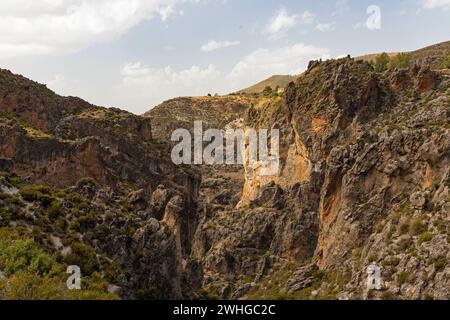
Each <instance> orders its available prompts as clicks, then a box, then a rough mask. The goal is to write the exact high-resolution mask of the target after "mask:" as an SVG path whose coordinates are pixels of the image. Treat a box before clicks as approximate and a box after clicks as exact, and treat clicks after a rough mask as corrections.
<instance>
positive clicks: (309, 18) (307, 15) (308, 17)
mask: <svg viewBox="0 0 450 320" xmlns="http://www.w3.org/2000/svg"><path fill="white" fill-rule="evenodd" d="M300 18H301V21H302V23H305V24H311V23H313V22H314V20H315V19H316V15H315V14H313V13H311V12H309V11H305V12H303V13H302V14H301V16H300Z"/></svg>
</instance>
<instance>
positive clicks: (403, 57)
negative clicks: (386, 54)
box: [389, 52, 411, 69]
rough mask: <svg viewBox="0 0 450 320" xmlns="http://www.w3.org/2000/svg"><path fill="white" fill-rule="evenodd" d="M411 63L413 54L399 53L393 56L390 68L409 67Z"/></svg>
mask: <svg viewBox="0 0 450 320" xmlns="http://www.w3.org/2000/svg"><path fill="white" fill-rule="evenodd" d="M410 63H411V56H410V54H408V53H403V52H401V53H399V54H397V55H396V56H395V57H393V58H391V60H390V62H389V69H394V68H397V69H407V68H409V65H410Z"/></svg>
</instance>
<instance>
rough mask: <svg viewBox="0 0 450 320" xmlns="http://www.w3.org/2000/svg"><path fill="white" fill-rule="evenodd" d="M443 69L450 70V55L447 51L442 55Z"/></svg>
mask: <svg viewBox="0 0 450 320" xmlns="http://www.w3.org/2000/svg"><path fill="white" fill-rule="evenodd" d="M442 67H443V68H444V69H450V53H448V51H447V50H445V51H444V52H443V53H442Z"/></svg>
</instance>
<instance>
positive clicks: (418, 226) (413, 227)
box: [409, 218, 426, 235]
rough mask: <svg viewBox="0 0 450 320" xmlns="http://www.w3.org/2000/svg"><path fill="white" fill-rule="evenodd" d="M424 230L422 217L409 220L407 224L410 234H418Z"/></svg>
mask: <svg viewBox="0 0 450 320" xmlns="http://www.w3.org/2000/svg"><path fill="white" fill-rule="evenodd" d="M425 231H426V226H425V225H424V224H423V222H422V219H420V218H416V219H414V220H412V221H411V223H410V225H409V233H410V234H411V235H419V234H421V233H423V232H425Z"/></svg>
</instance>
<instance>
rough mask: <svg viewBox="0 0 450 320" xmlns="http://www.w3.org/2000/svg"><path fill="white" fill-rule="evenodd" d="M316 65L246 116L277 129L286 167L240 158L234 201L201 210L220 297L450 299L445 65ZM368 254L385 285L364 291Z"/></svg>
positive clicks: (200, 248)
mask: <svg viewBox="0 0 450 320" xmlns="http://www.w3.org/2000/svg"><path fill="white" fill-rule="evenodd" d="M310 65H311V68H310V69H308V71H306V72H305V73H304V74H303V75H302V76H301V77H300V78H299V79H298V80H297V82H296V83H295V84H294V83H292V84H290V85H289V86H288V87H287V90H286V94H285V97H284V99H283V100H282V101H281V106H279V105H278V106H277V105H276V104H274V105H272V106H271V105H268V106H266V107H265V108H250V109H249V110H247V112H246V117H245V121H244V125H245V126H246V127H249V128H255V127H256V128H260V127H261V128H267V127H277V128H279V129H280V131H281V137H282V138H281V143H282V146H281V147H280V148H281V150H282V151H281V157H282V168H281V170H280V172H279V173H278V174H277V175H275V176H273V177H262V176H261V175H260V174H259V173H258V168H247V167H246V168H245V178H246V181H245V185H244V189H243V197H242V199H241V207H240V209H235V210H226V209H225V210H223V209H219V210H216V209H215V208H214V207H209V211H208V213H207V214H205V216H203V217H202V220H201V224H200V227H199V228H200V229H199V230H198V231H197V233H196V236H195V240H194V254H195V256H196V257H197V258H198V259H199V260H200V261H203V266H204V272H205V275H206V277H205V278H204V283H203V286H204V287H205V286H206V288H208V289H209V290H210V291H212V292H215V294H218V295H219V296H222V297H224V298H226V297H232V298H240V297H243V298H246V297H247V298H248V297H253V298H255V297H261V296H263V297H266V298H277V297H285V298H333V297H334V298H336V297H338V298H344V299H345V298H364V297H381V298H386V299H387V298H406V299H424V298H430V297H434V298H439V299H448V298H449V297H450V295H449V291H448V287H449V286H448V285H449V283H448V281H449V280H448V279H449V272H450V269H449V267H448V264H447V261H448V258H449V250H448V248H449V234H448V225H449V218H450V217H449V213H450V202H449V201H450V198H449V183H450V180H449V178H450V176H449V174H450V157H449V155H450V130H449V129H450V128H449V124H450V123H449V119H450V118H449V115H450V87H449V85H450V79H449V77H448V76H445V75H444V74H441V73H440V72H435V71H430V69H428V66H426V65H424V66H421V67H420V66H414V67H412V68H410V69H409V70H400V71H396V70H394V71H388V72H386V73H383V74H378V73H376V72H375V71H374V70H373V68H372V67H371V65H370V64H369V63H367V62H364V61H356V60H354V59H350V58H346V59H341V60H338V61H334V60H331V61H326V62H321V63H312V64H310ZM373 261H376V262H377V263H379V264H380V265H381V266H383V273H382V277H383V281H384V289H383V291H381V292H366V290H365V288H366V274H365V270H366V268H367V266H368V265H369V264H370V263H371V262H373ZM230 278H231V279H232V280H230Z"/></svg>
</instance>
